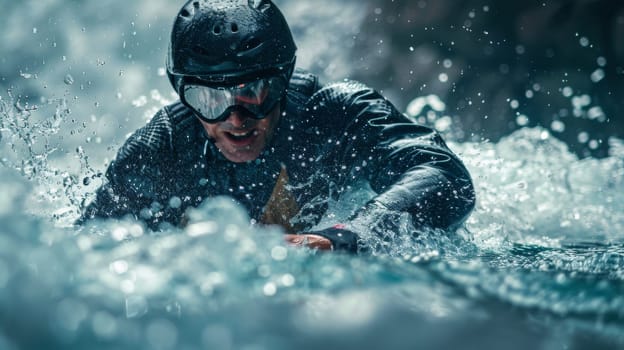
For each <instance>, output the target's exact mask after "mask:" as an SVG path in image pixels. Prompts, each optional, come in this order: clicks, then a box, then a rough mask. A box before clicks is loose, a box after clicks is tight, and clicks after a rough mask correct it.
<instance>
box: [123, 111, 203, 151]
mask: <svg viewBox="0 0 624 350" xmlns="http://www.w3.org/2000/svg"><path fill="white" fill-rule="evenodd" d="M193 119H194V118H193V116H192V113H190V112H189V110H188V108H186V107H185V106H184V105H182V103H180V102H176V103H173V104H170V105H167V106H165V107H163V108H161V109H160V110H159V111H158V112H156V114H155V115H154V116H153V117H152V119H151V120H150V121H149V122H148V123H147V124H145V125H144V126H143V127H141V128H140V129H138V130H136V131H135V132H134V133H133V134H132V135H130V137H129V138H128V139H127V140H126V142H125V144H124V146H123V147H122V148H121V149H120V150H119V154H118V158H126V157H129V156H135V155H137V154H144V155H145V154H150V153H154V152H163V151H166V150H172V149H173V145H174V139H175V138H176V135H178V134H180V133H183V132H184V131H185V129H189V128H190V126H191V125H192V121H193Z"/></svg>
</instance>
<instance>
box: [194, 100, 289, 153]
mask: <svg viewBox="0 0 624 350" xmlns="http://www.w3.org/2000/svg"><path fill="white" fill-rule="evenodd" d="M279 118H280V105H279V103H278V104H277V105H276V106H275V108H273V110H272V111H271V112H269V114H268V115H267V117H266V118H264V119H260V120H258V119H254V118H252V117H251V115H250V114H249V112H246V111H244V110H234V111H232V112H231V113H230V115H229V116H228V118H227V119H226V120H225V121H222V122H218V123H206V122H205V121H203V120H201V119H200V122H201V123H202V125H203V126H204V129H206V132H207V133H208V136H209V137H210V138H212V139H214V142H215V145H216V146H217V148H219V150H220V151H221V153H223V156H225V158H227V159H228V160H229V161H232V162H235V163H243V162H248V161H251V160H254V159H256V158H258V156H259V155H260V153H262V151H263V150H264V148H265V147H266V145H267V144H268V143H269V141H270V140H271V138H272V137H273V133H274V131H275V128H276V126H277V123H278V121H279Z"/></svg>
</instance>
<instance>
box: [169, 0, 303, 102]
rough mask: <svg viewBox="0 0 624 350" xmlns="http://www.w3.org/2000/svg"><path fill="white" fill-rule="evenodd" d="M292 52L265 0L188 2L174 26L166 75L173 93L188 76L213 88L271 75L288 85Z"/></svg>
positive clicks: (278, 16) (281, 24)
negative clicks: (283, 77)
mask: <svg viewBox="0 0 624 350" xmlns="http://www.w3.org/2000/svg"><path fill="white" fill-rule="evenodd" d="M296 50H297V47H296V46H295V43H294V40H293V37H292V34H291V32H290V28H289V27H288V24H287V23H286V20H285V19H284V16H283V15H282V13H281V12H280V10H279V9H278V8H277V7H276V6H275V5H274V4H273V3H272V2H271V1H270V0H190V1H188V2H187V3H186V4H185V5H184V6H183V7H182V9H181V10H180V12H179V13H178V16H177V17H176V20H175V22H174V24H173V29H172V31H171V42H170V45H169V55H168V58H167V74H168V76H169V80H170V81H171V84H172V85H173V87H174V89H175V90H176V92H178V93H180V87H181V86H182V85H183V84H184V80H185V78H187V77H189V78H191V77H192V78H195V79H197V78H199V79H201V80H202V81H205V82H206V83H214V84H215V85H233V84H237V83H239V82H245V81H249V80H253V79H257V78H262V77H267V76H270V75H284V76H285V78H286V81H288V80H289V79H290V76H291V74H292V71H293V68H294V64H295V51H296Z"/></svg>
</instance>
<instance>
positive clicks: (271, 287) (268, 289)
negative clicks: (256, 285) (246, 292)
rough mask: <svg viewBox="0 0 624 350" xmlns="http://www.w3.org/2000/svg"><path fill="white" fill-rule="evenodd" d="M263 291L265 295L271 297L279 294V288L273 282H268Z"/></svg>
mask: <svg viewBox="0 0 624 350" xmlns="http://www.w3.org/2000/svg"><path fill="white" fill-rule="evenodd" d="M262 291H263V292H264V295H266V296H268V297H271V296H274V295H275V294H276V293H277V286H276V285H275V283H273V282H268V283H267V284H265V285H264V287H263V288H262Z"/></svg>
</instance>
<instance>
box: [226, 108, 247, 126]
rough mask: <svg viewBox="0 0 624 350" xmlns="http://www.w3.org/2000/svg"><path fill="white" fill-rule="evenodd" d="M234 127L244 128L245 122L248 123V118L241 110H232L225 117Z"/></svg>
mask: <svg viewBox="0 0 624 350" xmlns="http://www.w3.org/2000/svg"><path fill="white" fill-rule="evenodd" d="M226 121H227V122H228V123H230V124H231V125H232V126H233V127H235V128H244V127H245V126H246V124H249V121H250V118H249V116H247V115H245V113H243V112H242V111H239V110H233V111H232V112H230V115H229V116H228V118H227V119H226Z"/></svg>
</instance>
